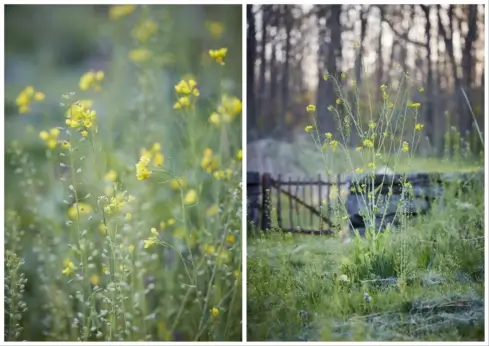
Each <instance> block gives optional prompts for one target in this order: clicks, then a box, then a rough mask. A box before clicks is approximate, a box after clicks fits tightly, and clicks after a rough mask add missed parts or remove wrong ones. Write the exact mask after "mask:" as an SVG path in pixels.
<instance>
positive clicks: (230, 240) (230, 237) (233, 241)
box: [226, 234, 236, 244]
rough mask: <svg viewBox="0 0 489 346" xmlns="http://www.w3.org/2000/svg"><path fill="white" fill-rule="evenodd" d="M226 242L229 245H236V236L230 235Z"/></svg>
mask: <svg viewBox="0 0 489 346" xmlns="http://www.w3.org/2000/svg"><path fill="white" fill-rule="evenodd" d="M226 241H227V242H228V243H229V244H234V243H235V242H236V237H235V236H234V234H228V236H227V237H226Z"/></svg>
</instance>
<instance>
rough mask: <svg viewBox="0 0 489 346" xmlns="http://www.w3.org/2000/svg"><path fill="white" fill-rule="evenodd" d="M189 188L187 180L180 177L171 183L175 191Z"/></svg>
mask: <svg viewBox="0 0 489 346" xmlns="http://www.w3.org/2000/svg"><path fill="white" fill-rule="evenodd" d="M186 186H187V180H186V179H185V178H183V177H179V178H176V179H173V180H172V181H171V182H170V187H171V188H172V189H173V190H179V189H180V188H182V189H183V188H184V187H186Z"/></svg>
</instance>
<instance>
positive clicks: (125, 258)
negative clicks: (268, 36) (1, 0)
mask: <svg viewBox="0 0 489 346" xmlns="http://www.w3.org/2000/svg"><path fill="white" fill-rule="evenodd" d="M27 12H28V14H26V13H27ZM6 16H7V20H6V22H7V30H6V31H7V32H8V33H9V35H8V37H7V39H6V47H7V48H6V61H7V66H8V68H7V70H8V71H9V73H7V75H8V76H7V82H6V100H5V104H6V118H5V119H6V120H5V126H6V131H5V134H6V139H5V148H6V153H5V156H6V157H5V172H6V173H5V175H6V184H5V185H6V194H5V234H4V239H5V305H4V307H5V315H4V316H5V339H6V340H7V341H16V340H17V341H20V340H29V341H190V340H196V341H206V340H208V341H222V340H234V341H239V340H241V338H242V335H241V334H242V333H241V328H242V326H241V319H242V309H241V295H242V293H241V258H242V256H241V253H242V252H241V214H242V213H241V107H242V106H241V84H242V83H241V66H242V63H241V47H242V45H241V37H242V35H241V28H242V27H241V6H212V7H210V6H132V5H123V6H110V7H109V6H59V7H58V6H45V7H43V6H36V7H29V6H22V7H12V6H11V7H9V8H8V9H6ZM25 18H30V19H29V20H30V21H29V22H28V23H27V22H25V21H23V19H25ZM189 18H192V20H191V21H190V22H189V20H188V19H189ZM47 21H48V22H50V23H51V25H50V26H48V27H49V28H47V29H46V26H45V25H44V26H43V25H41V23H45V22H47ZM19 24H21V25H19ZM50 28H53V29H52V30H51V29H50ZM175 33H178V34H175ZM36 36H37V39H32V38H33V37H34V38H35V37H36ZM56 39H59V40H61V41H60V42H62V43H59V42H56V44H54V42H52V41H55V40H56ZM23 45H25V46H23ZM46 47H52V48H53V50H52V51H50V50H49V49H46ZM26 52H27V53H26ZM49 52H52V53H49ZM80 56H83V57H84V58H83V59H82V60H80V61H78V60H79V59H81V58H80Z"/></svg>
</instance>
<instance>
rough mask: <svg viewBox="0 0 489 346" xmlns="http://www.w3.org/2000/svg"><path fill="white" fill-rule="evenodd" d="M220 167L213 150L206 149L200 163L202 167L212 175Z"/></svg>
mask: <svg viewBox="0 0 489 346" xmlns="http://www.w3.org/2000/svg"><path fill="white" fill-rule="evenodd" d="M218 165H219V159H218V157H217V156H216V155H214V154H213V153H212V149H210V148H206V149H205V150H204V155H203V157H202V160H201V162H200V166H201V167H202V169H204V171H206V172H207V173H212V172H213V171H214V170H215V169H216V168H217V167H218Z"/></svg>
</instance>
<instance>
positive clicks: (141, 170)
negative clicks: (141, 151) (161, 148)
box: [136, 156, 153, 180]
mask: <svg viewBox="0 0 489 346" xmlns="http://www.w3.org/2000/svg"><path fill="white" fill-rule="evenodd" d="M150 162H151V160H150V159H149V158H147V157H146V156H141V158H140V159H139V162H138V163H136V178H137V179H138V180H146V179H148V178H149V177H150V176H151V174H152V173H153V172H151V171H150V170H149V168H148V167H149V163H150Z"/></svg>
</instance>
